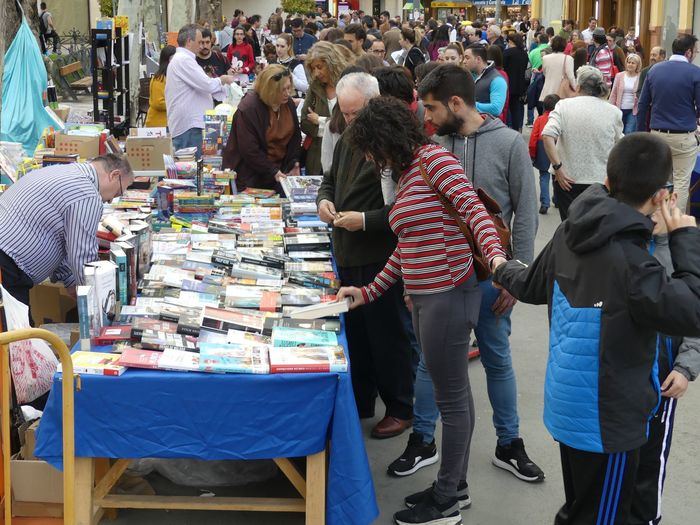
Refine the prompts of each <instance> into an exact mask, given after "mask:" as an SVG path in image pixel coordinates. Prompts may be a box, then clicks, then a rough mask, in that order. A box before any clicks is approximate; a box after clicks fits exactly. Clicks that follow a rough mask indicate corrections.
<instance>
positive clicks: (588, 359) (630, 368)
mask: <svg viewBox="0 0 700 525" xmlns="http://www.w3.org/2000/svg"><path fill="white" fill-rule="evenodd" d="M652 229H653V223H652V221H651V220H650V219H649V218H647V217H645V216H644V215H642V214H641V213H639V212H638V211H637V210H635V209H634V208H632V207H630V206H628V205H626V204H623V203H621V202H619V201H617V200H616V199H614V198H612V197H610V195H609V194H608V192H607V190H606V189H605V187H604V186H602V185H599V184H594V185H593V186H591V187H590V188H589V189H588V190H586V191H585V192H584V193H583V194H582V195H581V196H580V197H579V198H578V199H577V200H576V201H575V202H574V204H573V205H572V206H571V209H570V212H569V218H568V220H566V221H565V222H563V223H562V225H561V226H560V227H559V228H558V229H557V231H556V233H555V234H554V238H553V239H552V240H551V241H550V242H549V244H547V246H546V247H545V249H544V250H543V251H542V253H541V254H540V255H539V256H538V257H537V259H536V260H535V262H534V263H533V264H532V265H531V266H530V267H527V266H525V265H524V264H522V263H520V262H518V261H509V262H508V263H506V264H503V265H502V266H501V267H499V268H498V270H497V271H496V274H495V280H496V281H497V282H499V283H501V284H502V285H503V286H504V288H506V289H507V290H509V291H510V292H511V293H512V294H513V295H514V296H515V297H516V298H517V299H518V300H520V301H523V302H525V303H531V304H545V303H547V304H548V305H549V318H550V352H549V361H548V365H547V377H546V380H545V413H544V419H545V425H546V426H547V428H548V429H549V431H550V433H551V434H552V436H553V437H554V438H555V439H556V440H557V441H559V442H561V443H564V444H566V445H568V446H570V447H572V448H576V449H579V450H586V451H590V452H606V453H615V452H623V451H628V450H633V449H635V448H638V447H639V446H641V445H642V444H643V443H644V442H645V441H646V439H647V423H648V420H649V418H650V417H651V416H652V415H653V413H654V412H655V410H656V407H657V406H658V403H659V399H660V398H659V394H660V392H659V386H658V376H657V375H656V357H657V348H658V346H657V344H656V342H657V332H662V333H665V334H669V335H678V336H698V335H700V231H699V230H698V229H697V228H681V229H678V230H676V231H674V232H673V233H672V234H671V235H670V238H669V245H670V250H671V254H672V259H673V264H674V269H675V271H674V273H673V277H672V278H671V277H668V276H667V274H666V271H665V269H664V267H663V266H662V265H661V264H660V263H659V262H658V261H657V260H656V259H655V258H654V257H653V256H652V255H651V254H650V253H649V248H648V243H649V241H650V240H651V232H652Z"/></svg>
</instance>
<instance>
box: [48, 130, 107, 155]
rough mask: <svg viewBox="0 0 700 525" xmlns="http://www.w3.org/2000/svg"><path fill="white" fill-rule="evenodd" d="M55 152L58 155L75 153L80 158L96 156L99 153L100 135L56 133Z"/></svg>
mask: <svg viewBox="0 0 700 525" xmlns="http://www.w3.org/2000/svg"><path fill="white" fill-rule="evenodd" d="M56 153H57V154H60V155H69V154H71V153H77V154H78V155H79V156H80V158H81V159H91V158H93V157H97V156H98V155H99V154H100V137H99V136H96V137H83V136H80V135H66V134H65V133H56Z"/></svg>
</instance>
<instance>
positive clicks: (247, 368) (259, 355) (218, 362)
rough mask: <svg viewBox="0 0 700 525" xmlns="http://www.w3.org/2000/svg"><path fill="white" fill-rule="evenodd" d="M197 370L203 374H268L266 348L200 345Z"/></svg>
mask: <svg viewBox="0 0 700 525" xmlns="http://www.w3.org/2000/svg"><path fill="white" fill-rule="evenodd" d="M199 368H200V370H203V371H205V372H229V373H236V374H269V373H270V364H269V360H268V347H266V346H263V345H236V344H233V345H229V344H227V345H219V344H212V343H201V344H200V349H199Z"/></svg>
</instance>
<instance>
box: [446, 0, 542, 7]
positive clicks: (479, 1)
mask: <svg viewBox="0 0 700 525" xmlns="http://www.w3.org/2000/svg"><path fill="white" fill-rule="evenodd" d="M530 3H531V0H501V5H504V6H506V7H508V6H517V5H530ZM473 4H474V5H478V6H486V5H496V0H473ZM433 5H434V4H433Z"/></svg>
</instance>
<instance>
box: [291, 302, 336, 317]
mask: <svg viewBox="0 0 700 525" xmlns="http://www.w3.org/2000/svg"><path fill="white" fill-rule="evenodd" d="M349 306H350V301H349V300H348V299H346V300H345V301H336V302H331V303H321V304H312V305H310V306H303V307H301V308H297V309H296V310H294V311H292V312H291V313H290V314H289V316H290V317H291V318H292V319H320V318H322V317H332V316H338V315H340V314H343V313H346V312H347V311H348V310H349Z"/></svg>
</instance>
